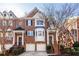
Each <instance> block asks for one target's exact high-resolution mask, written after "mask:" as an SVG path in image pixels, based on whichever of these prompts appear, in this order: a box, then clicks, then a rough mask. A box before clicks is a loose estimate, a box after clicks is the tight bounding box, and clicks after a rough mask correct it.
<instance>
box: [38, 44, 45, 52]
mask: <svg viewBox="0 0 79 59" xmlns="http://www.w3.org/2000/svg"><path fill="white" fill-rule="evenodd" d="M37 51H46V44H43V43H39V44H37Z"/></svg>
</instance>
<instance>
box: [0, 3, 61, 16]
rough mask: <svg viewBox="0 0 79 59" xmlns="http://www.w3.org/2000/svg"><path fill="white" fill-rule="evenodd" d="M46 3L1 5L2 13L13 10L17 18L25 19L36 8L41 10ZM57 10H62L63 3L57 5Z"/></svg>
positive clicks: (0, 10)
mask: <svg viewBox="0 0 79 59" xmlns="http://www.w3.org/2000/svg"><path fill="white" fill-rule="evenodd" d="M45 4H46V3H0V12H3V11H4V10H5V11H7V12H8V11H10V10H12V11H13V12H14V14H15V15H16V16H17V17H23V16H24V15H25V13H26V14H28V13H29V12H30V11H31V10H32V9H33V8H34V7H37V8H38V9H41V8H42V7H43V6H44V5H45ZM55 6H56V7H55V8H58V9H59V8H60V6H61V3H60V4H59V3H58V4H55Z"/></svg>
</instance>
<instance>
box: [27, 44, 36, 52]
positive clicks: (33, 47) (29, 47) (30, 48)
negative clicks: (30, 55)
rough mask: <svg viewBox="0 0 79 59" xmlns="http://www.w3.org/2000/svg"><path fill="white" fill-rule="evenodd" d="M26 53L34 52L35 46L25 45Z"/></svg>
mask: <svg viewBox="0 0 79 59" xmlns="http://www.w3.org/2000/svg"><path fill="white" fill-rule="evenodd" d="M26 51H35V44H31V43H30V44H26Z"/></svg>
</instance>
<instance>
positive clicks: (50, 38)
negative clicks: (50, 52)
mask: <svg viewBox="0 0 79 59" xmlns="http://www.w3.org/2000/svg"><path fill="white" fill-rule="evenodd" d="M49 45H52V36H49Z"/></svg>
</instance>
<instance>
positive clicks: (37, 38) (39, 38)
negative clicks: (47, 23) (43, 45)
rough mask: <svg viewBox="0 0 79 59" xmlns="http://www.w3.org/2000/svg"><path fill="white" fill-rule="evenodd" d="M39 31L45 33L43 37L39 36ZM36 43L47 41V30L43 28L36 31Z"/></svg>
mask: <svg viewBox="0 0 79 59" xmlns="http://www.w3.org/2000/svg"><path fill="white" fill-rule="evenodd" d="M39 31H41V32H42V33H43V35H42V36H39V35H38V32H39ZM35 41H45V30H44V29H43V28H37V29H35Z"/></svg>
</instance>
